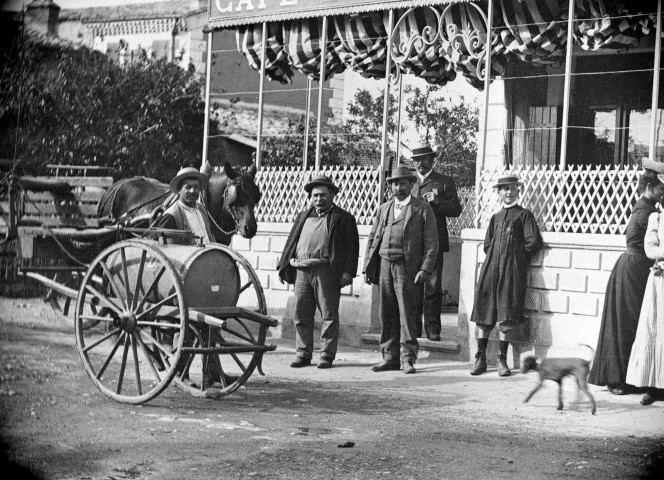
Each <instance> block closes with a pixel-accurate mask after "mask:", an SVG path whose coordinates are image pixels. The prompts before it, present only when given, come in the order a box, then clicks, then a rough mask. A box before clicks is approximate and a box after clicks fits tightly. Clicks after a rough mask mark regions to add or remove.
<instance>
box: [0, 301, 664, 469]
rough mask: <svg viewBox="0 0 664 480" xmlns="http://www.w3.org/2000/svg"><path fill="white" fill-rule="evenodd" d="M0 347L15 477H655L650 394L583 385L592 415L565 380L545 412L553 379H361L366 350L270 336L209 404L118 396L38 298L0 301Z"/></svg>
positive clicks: (456, 375) (442, 370) (662, 439)
mask: <svg viewBox="0 0 664 480" xmlns="http://www.w3.org/2000/svg"><path fill="white" fill-rule="evenodd" d="M0 347H1V350H0V403H1V411H0V415H1V421H2V441H3V466H2V468H3V470H2V471H3V472H9V471H11V470H13V471H14V472H16V471H18V472H19V473H21V474H22V476H21V477H8V476H5V475H3V477H4V478H27V476H28V475H29V474H31V475H33V476H34V477H36V478H45V479H133V478H136V479H138V478H140V479H184V478H187V479H198V478H201V479H203V478H205V479H209V478H219V479H244V478H249V479H254V478H270V479H313V478H318V479H333V478H334V479H366V478H369V479H371V478H386V477H390V478H399V479H410V478H412V479H430V478H431V479H433V478H436V479H440V478H450V479H464V478H468V479H471V478H472V479H482V478H491V479H501V478H505V479H507V478H509V479H533V478H570V477H572V478H574V477H578V478H584V479H606V478H648V477H653V478H654V477H659V478H661V477H660V476H659V474H661V473H662V472H661V471H660V469H661V468H662V466H663V465H664V459H663V456H664V436H663V435H662V434H663V433H664V403H662V402H660V403H655V404H654V405H652V406H649V407H643V406H641V405H639V403H638V400H639V397H638V396H625V397H615V396H611V395H610V394H608V393H607V392H606V391H605V390H604V389H601V388H597V387H595V388H594V389H593V390H592V392H593V394H594V395H595V397H596V399H597V403H598V413H597V415H595V416H592V415H590V411H589V404H588V402H587V400H585V398H579V399H577V398H576V393H575V391H574V390H573V389H572V388H571V387H569V388H567V387H566V392H565V395H566V398H565V410H563V411H562V412H558V411H556V410H555V389H554V388H553V386H549V387H547V388H545V389H543V390H542V391H540V392H539V393H538V394H537V395H536V396H535V398H533V400H532V401H531V403H529V404H525V405H524V404H522V403H521V402H520V400H521V399H522V398H523V396H525V394H526V392H527V391H528V390H529V389H530V388H531V386H532V384H533V382H534V379H533V378H532V377H531V376H525V375H514V376H513V377H510V378H507V379H500V378H498V377H497V375H496V373H495V371H490V372H489V373H488V374H485V375H482V376H480V377H471V376H470V375H468V373H467V372H468V365H467V364H462V363H458V362H449V361H447V362H444V361H434V360H427V359H421V360H420V361H418V364H417V366H418V368H419V371H418V373H417V374H415V375H409V376H405V375H403V374H402V373H401V372H386V373H382V374H376V373H373V372H371V371H370V370H369V366H370V365H371V364H372V363H375V362H376V361H377V360H378V358H379V355H378V354H377V353H376V352H367V351H360V350H351V349H343V350H342V351H341V352H340V354H339V356H338V359H337V362H335V367H334V368H333V369H331V370H318V369H316V368H314V367H310V368H305V369H301V370H294V369H291V368H289V367H288V363H289V362H290V361H291V359H292V357H293V349H292V344H291V343H289V342H279V348H278V349H277V350H276V351H275V352H271V353H269V354H268V355H266V358H265V361H264V367H265V373H266V376H265V377H261V376H260V375H258V373H254V375H253V376H252V377H251V378H250V380H249V381H248V382H247V384H246V386H245V387H244V388H242V389H240V390H239V391H238V392H236V393H234V394H232V395H231V396H228V397H225V398H223V399H222V400H204V399H198V398H194V397H191V396H189V395H187V394H185V393H183V392H181V391H179V390H178V389H176V388H175V387H170V388H168V389H167V390H166V391H165V392H164V393H163V394H162V395H161V396H159V397H158V398H157V399H155V400H153V401H152V402H150V403H149V404H147V405H143V406H131V405H123V404H118V403H115V402H113V401H112V400H109V399H108V398H106V397H105V396H103V395H101V394H100V393H99V392H98V391H97V390H96V388H95V387H94V385H93V384H92V382H91V381H90V380H89V379H88V377H87V376H86V374H85V372H84V370H83V368H82V366H81V364H80V360H79V358H78V353H77V351H76V346H75V340H74V336H73V328H72V327H71V325H69V324H68V323H66V322H63V321H56V320H54V319H53V318H52V317H51V316H50V315H49V312H48V310H45V309H44V308H42V306H41V305H40V304H39V303H38V302H35V301H26V300H15V299H0ZM577 402H578V403H577ZM340 445H347V446H345V447H340ZM351 445H352V446H351Z"/></svg>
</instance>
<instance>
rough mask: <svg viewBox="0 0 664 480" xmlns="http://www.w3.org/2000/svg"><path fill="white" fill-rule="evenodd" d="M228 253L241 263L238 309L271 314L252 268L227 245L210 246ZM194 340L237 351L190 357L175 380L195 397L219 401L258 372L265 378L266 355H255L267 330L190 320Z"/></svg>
mask: <svg viewBox="0 0 664 480" xmlns="http://www.w3.org/2000/svg"><path fill="white" fill-rule="evenodd" d="M208 248H217V249H219V250H223V251H224V252H226V253H228V254H229V255H230V256H231V257H232V258H233V259H234V260H235V262H236V263H237V266H238V269H239V271H240V279H241V287H240V291H239V297H238V301H237V305H238V306H241V307H244V308H247V309H250V310H254V311H255V312H258V313H261V314H263V315H266V314H267V304H266V302H265V295H264V294H263V288H262V286H261V284H260V280H259V279H258V276H257V275H256V272H255V271H254V270H253V268H252V267H251V264H250V263H249V262H248V261H247V260H246V259H245V258H244V257H243V256H241V255H239V254H238V253H237V252H235V251H233V250H231V249H230V248H229V247H225V246H223V245H218V244H214V245H208ZM189 325H190V331H192V332H193V333H194V335H193V336H190V342H191V341H192V340H191V339H193V343H194V344H193V345H192V346H193V347H194V348H199V347H206V348H221V347H226V348H227V349H228V350H234V351H233V352H231V353H214V354H198V355H195V356H190V357H189V358H188V359H187V362H186V368H185V369H183V370H181V371H180V372H179V373H178V375H177V376H176V377H175V382H176V385H177V386H178V387H180V388H181V389H183V390H185V391H187V392H189V393H190V394H192V395H195V396H199V397H207V398H218V397H222V396H225V395H228V394H229V393H232V392H234V391H235V390H237V389H238V388H240V387H241V386H242V385H243V384H244V383H245V382H246V381H247V379H248V378H249V377H250V376H251V374H252V373H253V372H254V370H255V369H258V371H259V373H260V374H261V375H263V371H262V368H261V362H262V359H263V352H256V351H251V349H252V347H257V346H258V347H262V346H265V339H266V337H267V328H268V327H266V326H265V325H262V324H260V323H258V322H254V321H251V320H248V319H245V318H239V317H233V318H228V319H226V324H225V325H224V326H223V327H211V326H208V325H205V324H201V323H199V322H196V321H194V319H190V321H189Z"/></svg>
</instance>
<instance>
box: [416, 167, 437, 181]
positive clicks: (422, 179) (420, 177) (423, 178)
mask: <svg viewBox="0 0 664 480" xmlns="http://www.w3.org/2000/svg"><path fill="white" fill-rule="evenodd" d="M431 172H433V168H432V169H431V170H429V171H428V172H427V173H425V174H424V175H421V174H420V172H418V171H417V170H415V173H416V174H417V177H418V178H419V179H420V183H424V181H425V180H426V179H427V178H429V175H431Z"/></svg>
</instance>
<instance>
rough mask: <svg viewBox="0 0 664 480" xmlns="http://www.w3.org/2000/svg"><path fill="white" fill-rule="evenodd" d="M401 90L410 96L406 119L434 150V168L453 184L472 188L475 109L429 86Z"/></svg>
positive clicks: (475, 150) (473, 177)
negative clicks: (438, 93)
mask: <svg viewBox="0 0 664 480" xmlns="http://www.w3.org/2000/svg"><path fill="white" fill-rule="evenodd" d="M404 90H405V92H406V94H407V95H410V97H409V98H408V102H407V104H406V116H407V117H408V120H410V121H411V122H412V123H413V126H414V127H415V129H416V131H417V133H418V134H419V136H420V138H421V140H422V141H425V142H428V143H429V144H431V145H432V146H435V147H438V150H437V154H436V164H435V166H434V168H435V169H436V170H437V171H440V172H443V173H446V174H447V175H452V176H453V177H454V179H455V181H456V183H457V185H460V186H472V185H474V184H475V162H476V157H477V140H476V135H477V131H478V129H479V115H478V110H477V107H476V106H475V105H472V104H469V103H467V102H466V100H465V98H464V97H463V96H461V97H459V100H458V101H456V102H452V101H451V99H450V98H446V97H440V96H436V95H435V93H436V91H437V90H438V89H437V87H435V86H431V85H427V87H426V89H425V90H424V91H422V90H421V89H420V88H419V87H412V86H410V85H408V86H406V88H405V89H404Z"/></svg>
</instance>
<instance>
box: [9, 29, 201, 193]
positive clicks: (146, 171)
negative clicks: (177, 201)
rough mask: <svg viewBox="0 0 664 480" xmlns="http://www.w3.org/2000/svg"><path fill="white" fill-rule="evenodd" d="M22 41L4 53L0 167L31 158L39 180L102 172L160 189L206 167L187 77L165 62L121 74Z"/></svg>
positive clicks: (197, 100) (48, 44)
mask: <svg viewBox="0 0 664 480" xmlns="http://www.w3.org/2000/svg"><path fill="white" fill-rule="evenodd" d="M4 27H5V28H4V29H3V30H4V31H3V36H7V30H6V28H7V25H5V26H4ZM19 33H20V32H19V31H18V28H17V27H16V26H14V29H13V35H12V36H11V38H9V39H7V38H5V39H3V40H4V41H2V42H1V43H0V67H1V68H2V72H3V74H2V77H1V78H0V132H2V135H0V157H9V158H13V157H14V156H15V154H16V155H17V156H23V157H25V158H26V161H27V163H29V164H30V166H31V167H33V168H31V169H30V170H33V171H34V172H35V173H40V172H43V170H44V167H45V165H46V164H48V163H61V164H75V165H99V166H109V167H112V168H114V169H115V171H116V172H118V173H119V174H121V175H122V176H128V175H136V174H140V175H146V176H150V177H155V178H158V179H160V180H168V179H169V178H171V177H172V176H173V175H174V174H175V172H176V171H177V170H178V169H179V168H180V167H181V166H183V165H197V164H199V163H200V159H201V153H202V140H201V139H202V132H203V122H204V118H205V116H204V113H205V112H204V103H203V102H202V100H201V95H200V91H201V89H200V85H199V84H198V82H197V81H196V79H195V77H194V76H193V75H191V74H190V73H189V72H187V71H184V70H182V69H180V68H179V67H177V66H176V65H174V64H171V63H168V62H166V61H163V60H162V61H156V62H149V63H146V64H145V65H131V66H126V67H125V68H121V67H120V66H119V65H116V64H114V63H112V62H111V61H110V59H109V58H108V57H107V56H106V55H103V54H101V53H99V52H96V51H92V50H89V49H87V48H84V47H81V48H77V49H74V48H71V47H70V46H69V45H67V44H65V43H56V42H54V41H53V40H48V39H45V38H36V37H34V36H27V35H25V34H23V35H19Z"/></svg>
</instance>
